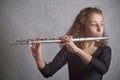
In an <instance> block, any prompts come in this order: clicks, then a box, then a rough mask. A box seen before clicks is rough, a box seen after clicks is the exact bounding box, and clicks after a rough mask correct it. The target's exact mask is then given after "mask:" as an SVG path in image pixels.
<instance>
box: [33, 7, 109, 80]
mask: <svg viewBox="0 0 120 80" xmlns="http://www.w3.org/2000/svg"><path fill="white" fill-rule="evenodd" d="M103 36H105V31H104V19H103V15H102V11H101V10H100V9H97V8H92V7H87V8H84V9H83V10H81V11H80V13H79V14H78V15H77V17H76V19H75V21H74V23H73V25H72V27H71V28H70V30H69V31H68V32H67V34H66V35H65V36H62V37H60V38H59V39H60V40H62V42H63V43H61V44H60V46H61V47H62V49H61V50H60V51H59V52H58V54H57V55H56V56H55V58H54V59H53V61H52V62H50V63H49V64H47V63H46V62H45V61H44V59H43V57H42V53H41V50H42V49H41V48H42V44H41V43H38V44H32V46H31V51H32V54H33V57H34V58H35V61H36V63H37V65H38V69H39V70H40V72H41V73H42V75H43V76H44V77H46V78H48V77H50V76H52V75H53V74H55V72H57V71H58V70H59V69H60V68H61V67H62V66H64V65H65V64H66V63H67V64H68V70H69V80H102V77H103V75H104V74H105V73H106V72H107V71H108V69H109V66H110V61H111V48H110V47H109V46H107V42H106V40H99V41H92V40H91V41H84V42H73V41H72V38H73V37H79V38H80V37H103ZM35 39H39V38H35Z"/></svg>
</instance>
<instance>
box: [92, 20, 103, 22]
mask: <svg viewBox="0 0 120 80" xmlns="http://www.w3.org/2000/svg"><path fill="white" fill-rule="evenodd" d="M90 22H96V21H90ZM101 22H104V21H103V20H102V21H101Z"/></svg>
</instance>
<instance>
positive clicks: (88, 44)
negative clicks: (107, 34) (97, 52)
mask: <svg viewBox="0 0 120 80" xmlns="http://www.w3.org/2000/svg"><path fill="white" fill-rule="evenodd" d="M88 47H95V41H86V42H84V48H88Z"/></svg>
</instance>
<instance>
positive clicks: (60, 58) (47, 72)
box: [39, 47, 67, 78]
mask: <svg viewBox="0 0 120 80" xmlns="http://www.w3.org/2000/svg"><path fill="white" fill-rule="evenodd" d="M66 57H67V48H66V47H63V48H62V49H61V50H60V51H59V52H58V54H57V55H56V56H55V58H54V59H53V61H52V62H50V63H49V64H47V63H46V65H45V67H44V68H43V69H39V71H40V72H41V74H42V75H43V76H44V77H46V78H48V77H50V76H52V75H53V74H55V72H56V71H58V70H59V69H60V68H61V67H62V66H63V65H65V64H66V62H67V58H66Z"/></svg>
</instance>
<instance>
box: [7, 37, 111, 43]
mask: <svg viewBox="0 0 120 80" xmlns="http://www.w3.org/2000/svg"><path fill="white" fill-rule="evenodd" d="M107 39H109V38H108V37H88V38H73V39H72V41H74V42H76V41H92V40H107ZM9 42H10V44H11V45H26V44H34V43H61V42H62V41H61V40H59V39H56V38H49V39H46V38H43V39H40V40H33V39H26V40H15V41H9Z"/></svg>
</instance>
